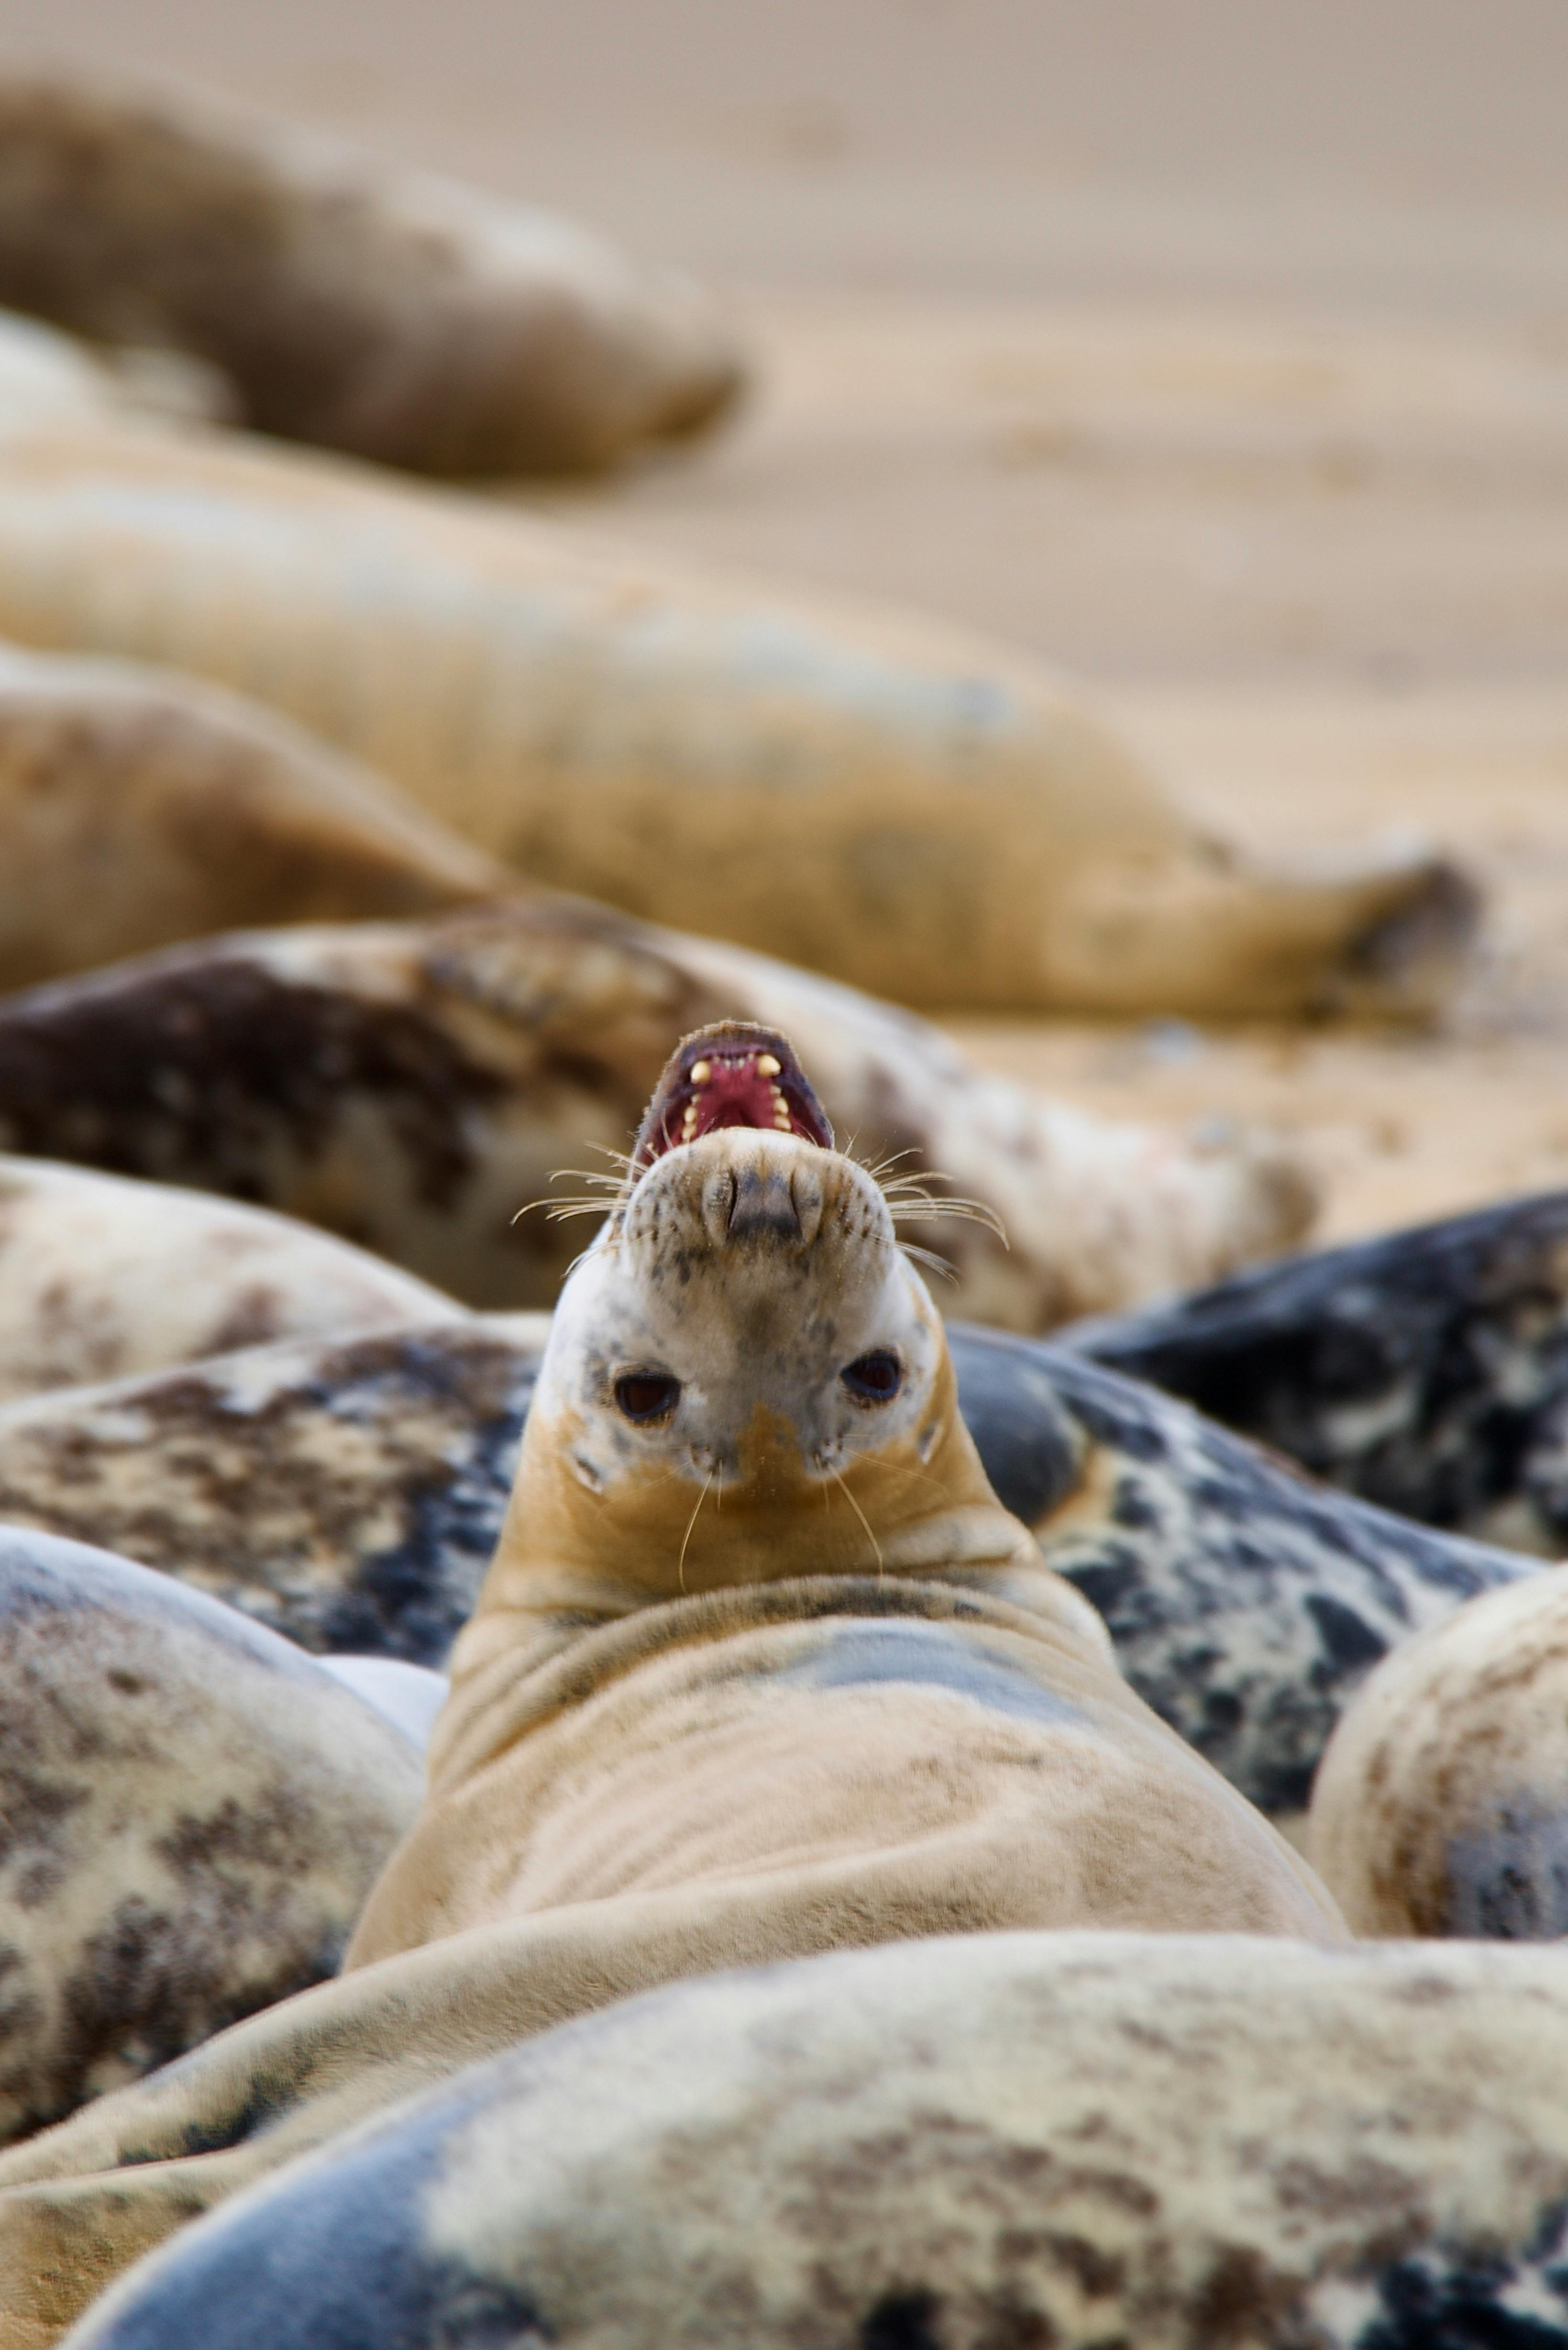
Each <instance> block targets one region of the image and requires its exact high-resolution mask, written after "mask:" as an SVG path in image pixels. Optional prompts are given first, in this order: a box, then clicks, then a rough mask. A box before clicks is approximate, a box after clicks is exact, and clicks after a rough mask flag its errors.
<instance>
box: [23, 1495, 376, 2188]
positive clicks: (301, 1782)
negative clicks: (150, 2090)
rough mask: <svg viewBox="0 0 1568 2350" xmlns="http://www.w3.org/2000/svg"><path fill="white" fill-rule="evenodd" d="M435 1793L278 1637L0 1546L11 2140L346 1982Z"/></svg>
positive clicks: (50, 1547) (216, 1612) (131, 1571)
mask: <svg viewBox="0 0 1568 2350" xmlns="http://www.w3.org/2000/svg"><path fill="white" fill-rule="evenodd" d="M421 1793H422V1773H421V1768H420V1763H419V1755H418V1751H417V1749H416V1748H415V1747H414V1746H413V1745H412V1744H411V1743H410V1742H409V1741H408V1740H407V1739H406V1738H404V1737H403V1736H401V1735H400V1733H399V1732H398V1731H395V1730H394V1729H393V1728H392V1727H391V1726H390V1724H389V1723H387V1722H385V1721H382V1720H381V1719H380V1718H379V1716H378V1715H377V1714H375V1713H374V1712H372V1711H370V1709H369V1707H368V1706H366V1705H365V1704H364V1703H363V1702H362V1701H361V1700H359V1699H358V1698H356V1697H354V1696H353V1695H352V1694H351V1693H350V1692H349V1691H348V1690H346V1689H344V1688H342V1687H341V1686H340V1685H339V1684H338V1683H337V1682H336V1681H334V1680H333V1679H331V1678H330V1676H328V1675H327V1674H326V1673H324V1672H323V1671H322V1670H321V1669H320V1668H319V1667H318V1666H317V1665H316V1664H314V1663H313V1662H312V1661H311V1659H309V1658H307V1657H306V1656H303V1655H302V1654H301V1653H300V1652H299V1650H298V1649H296V1648H291V1647H290V1646H289V1644H288V1643H287V1642H286V1641H284V1640H280V1639H277V1638H275V1637H274V1635H272V1634H271V1633H268V1632H265V1631H263V1630H261V1629H260V1628H259V1627H257V1626H255V1625H253V1624H247V1623H246V1622H245V1621H244V1618H243V1617H239V1616H237V1615H235V1614H234V1612H233V1610H231V1609H228V1608H224V1607H219V1606H217V1605H216V1603H215V1602H213V1600H211V1599H208V1598H206V1597H204V1596H202V1594H201V1593H200V1592H195V1591H188V1590H185V1589H183V1588H182V1586H180V1585H179V1584H178V1583H176V1582H174V1581H172V1580H171V1578H170V1577H168V1576H166V1575H151V1574H149V1573H147V1572H146V1571H145V1570H144V1569H143V1568H141V1567H138V1566H133V1565H130V1563H129V1562H128V1561H127V1560H124V1559H119V1558H114V1557H110V1556H109V1555H106V1554H105V1553H103V1552H101V1551H96V1550H89V1549H88V1548H86V1547H85V1546H84V1545H82V1544H78V1543H71V1542H63V1541H59V1540H57V1539H56V1538H55V1537H53V1536H51V1535H48V1534H36V1533H25V1532H21V1531H19V1530H17V1529H15V1528H5V1529H4V1530H3V1531H0V2142H5V2141H8V2140H10V2139H13V2138H16V2137H25V2136H26V2135H27V2133H28V2132H29V2131H32V2130H36V2129H37V2128H39V2127H41V2126H43V2125H44V2124H46V2123H47V2122H53V2121H57V2120H58V2119H60V2118H61V2116H64V2115H66V2114H68V2113H70V2112H71V2111H72V2110H73V2109H74V2108H75V2107H76V2106H79V2105H82V2104H83V2103H85V2102H86V2101H87V2100H88V2098H91V2097H94V2096H98V2095H101V2094H102V2093H103V2091H105V2090H106V2089H111V2088H117V2087H119V2086H120V2085H122V2084H124V2083H125V2082H127V2081H132V2080H135V2079H138V2078H139V2077H140V2075H141V2074H144V2073H149V2072H151V2071H152V2070H153V2069H154V2068H155V2067H156V2066H158V2065H160V2064H166V2063H167V2062H168V2061H169V2059H170V2058H171V2057H173V2056H177V2055H179V2054H181V2053H182V2050H184V2049H187V2048H190V2047H192V2046H193V2045H194V2044H195V2043H197V2042H198V2041H202V2040H204V2039H207V2038H209V2037H210V2036H211V2034H212V2033H214V2032H218V2031H220V2030H222V2029H223V2026H224V2025H225V2024H229V2023H233V2022H236V2021H237V2020H238V2019H239V2018H240V2017H242V2016H245V2015H249V2014H252V2013H254V2011H255V2010H257V2009H258V2008H263V2007H269V2006H271V2005H273V2004H274V2003H275V2002H276V2001H278V2000H280V1999H285V1998H286V1997H287V1996H288V1994H289V1993H290V1992H291V1991H302V1990H304V1989H305V1988H306V1985H307V1984H310V1983H314V1982H318V1981H321V1980H322V1979H323V1978H324V1977H326V1976H327V1975H329V1974H331V1973H332V1972H333V1971H334V1970H335V1969H336V1967H337V1962H338V1960H339V1958H340V1956H341V1954H342V1950H343V1948H344V1945H345V1944H346V1942H347V1940H348V1934H349V1931H350V1929H351V1928H352V1926H353V1924H354V1921H355V1918H357V1916H358V1911H359V1908H360V1907H361V1905H362V1903H363V1901H364V1899H365V1897H366V1895H367V1893H368V1892H369V1888H370V1886H371V1884H372V1882H373V1881H374V1879H375V1877H376V1875H377V1872H378V1870H379V1866H380V1864H381V1862H382V1860H383V1859H384V1858H385V1856H386V1855H387V1853H388V1852H389V1849H390V1847H391V1846H392V1844H393V1843H394V1842H395V1840H396V1838H397V1837H398V1836H399V1835H400V1834H401V1832H402V1830H403V1829H404V1827H406V1826H407V1825H408V1824H409V1822H410V1819H411V1818H412V1816H413V1814H414V1812H415V1810H416V1809H417V1807H418V1804H419V1801H420V1797H421Z"/></svg>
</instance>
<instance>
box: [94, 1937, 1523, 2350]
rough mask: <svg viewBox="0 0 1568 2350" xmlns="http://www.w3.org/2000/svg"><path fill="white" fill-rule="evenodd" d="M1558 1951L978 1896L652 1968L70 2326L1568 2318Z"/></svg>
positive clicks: (235, 2212) (670, 2330) (739, 2338)
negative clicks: (1217, 1924) (1198, 1920)
mask: <svg viewBox="0 0 1568 2350" xmlns="http://www.w3.org/2000/svg"><path fill="white" fill-rule="evenodd" d="M1565 2064H1568V1983H1565V1981H1564V1978H1563V1972H1562V1970H1561V1968H1560V1967H1559V1966H1557V1965H1556V1964H1554V1963H1553V1962H1552V1961H1551V1960H1548V1959H1546V1958H1544V1957H1543V1956H1542V1954H1539V1953H1534V1952H1523V1951H1509V1952H1499V1951H1493V1950H1477V1949H1476V1948H1474V1947H1473V1946H1471V1947H1469V1948H1468V1949H1467V1948H1453V1947H1449V1948H1445V1949H1442V1950H1431V1949H1428V1948H1426V1947H1423V1946H1419V1945H1414V1946H1412V1945H1407V1946H1405V1947H1404V1948H1402V1949H1400V1950H1395V1951H1386V1950H1367V1949H1366V1948H1365V1947H1363V1948H1359V1949H1351V1950H1334V1951H1327V1950H1315V1949H1312V1948H1310V1947H1308V1946H1306V1945H1303V1944H1292V1943H1283V1944H1278V1943H1269V1944H1267V1945H1263V1944H1259V1943H1257V1942H1253V1941H1250V1940H1248V1939H1246V1938H1243V1937H1202V1938H1196V1937H1194V1938H1187V1937H1181V1936H1168V1937H1167V1936H1153V1937H1143V1938H1139V1937H1134V1936H1121V1935H1085V1934H1063V1935H1023V1934H1020V1935H982V1936H968V1937H964V1938H961V1939H952V1940H939V1941H924V1942H915V1943H906V1944H903V1945H895V1946H892V1947H888V1948H883V1949H879V1950H871V1951H867V1952H860V1953H854V1954H848V1955H836V1956H833V1957H829V1958H822V1959H810V1960H798V1961H796V1962H794V1963H793V1964H790V1965H786V1966H780V1967H773V1968H767V1969H759V1970H755V1971H754V1972H752V1973H746V1974H732V1975H721V1976H717V1977H708V1978H706V1979H704V1980H701V1981H695V1982H691V1983H689V1984H684V1985H681V1986H680V1987H678V1988H676V1989H674V1990H670V1991H656V1992H653V1993H651V1994H649V1995H647V1996H645V1997H643V1998H640V1999H637V2000H633V2001H628V2002H624V2003H623V2004H621V2005H619V2006H618V2007H614V2008H611V2009H609V2010H608V2011H607V2012H604V2013H602V2014H600V2015H597V2016H595V2017H592V2018H590V2019H588V2020H587V2021H585V2022H577V2023H572V2024H568V2025H566V2026H565V2027H563V2028H561V2029H559V2030H557V2031H555V2032H552V2033H546V2034H545V2035H543V2036H542V2037H540V2038H537V2039H535V2040H533V2041H532V2042H530V2043H526V2044H524V2046H523V2047H521V2048H519V2049H517V2050H515V2051H514V2052H513V2053H510V2054H505V2055H503V2056H501V2057H498V2058H494V2059H493V2060H491V2061H489V2062H487V2063H484V2064H479V2065H476V2066H474V2067H472V2069H471V2070H470V2071H469V2072H467V2073H466V2074H462V2075H461V2076H460V2077H459V2078H458V2080H457V2081H455V2082H454V2083H453V2084H452V2085H451V2086H450V2087H447V2088H442V2089H438V2090H436V2091H434V2092H433V2093H431V2094H430V2095H425V2096H422V2097H420V2098H417V2099H413V2100H410V2102H409V2103H407V2104H405V2105H403V2106H400V2107H396V2108H394V2109H393V2110H392V2111H391V2112H390V2113H389V2114H388V2115H387V2116H386V2117H385V2118H384V2119H383V2120H380V2121H379V2122H377V2123H375V2124H373V2125H371V2126H369V2128H367V2129H365V2130H362V2131H360V2132H358V2133H357V2134H356V2136H355V2137H352V2138H351V2139H349V2140H348V2141H346V2142H340V2144H339V2146H338V2147H330V2146H329V2147H327V2148H325V2149H324V2150H323V2151H322V2152H321V2153H320V2154H319V2155H317V2156H315V2157H313V2158H307V2159H306V2160H305V2161H303V2162H301V2163H298V2164H296V2165H294V2166H292V2167H291V2168H287V2169H286V2170H284V2171H283V2172H281V2173H280V2174H278V2176H277V2177H276V2178H275V2180H274V2181H272V2182H271V2183H269V2184H268V2185H267V2186H265V2188H263V2189H260V2190H259V2191H257V2192H255V2193H253V2194H252V2195H249V2196H247V2197H245V2198H244V2199H239V2200H236V2201H235V2202H234V2203H231V2204H230V2205H229V2206H228V2207H227V2208H226V2209H224V2210H220V2211H218V2212H216V2213H214V2214H213V2215H212V2216H211V2217H209V2218H207V2219H205V2220H202V2221H200V2222H198V2223H197V2224H196V2225H195V2226H194V2227H192V2228H191V2229H190V2230H187V2231H186V2232H184V2233H183V2234H182V2235H181V2236H179V2237H177V2238H176V2239H175V2241H173V2242H172V2243H171V2245H169V2246H168V2247H167V2248H166V2249H165V2250H163V2251H161V2252H160V2253H158V2254H156V2255H154V2256H153V2258H152V2259H151V2260H150V2261H148V2262H145V2263H144V2264H143V2265H142V2266H141V2267H140V2269H138V2270H136V2271H134V2272H132V2273H131V2275H130V2277H129V2278H128V2279H126V2280H125V2281H124V2282H122V2283H121V2284H120V2285H119V2286H118V2287H117V2288H116V2289H115V2291H114V2292H113V2293H110V2294H109V2296H108V2297H107V2298H106V2300H105V2301H104V2303H102V2304H101V2305H100V2307H99V2310H98V2311H97V2312H95V2313H94V2314H93V2315H92V2316H91V2317H90V2318H89V2319H88V2321H87V2323H86V2324H84V2325H83V2327H82V2329H81V2331H80V2333H79V2334H77V2335H73V2337H72V2350H171V2345H174V2344H176V2343H179V2344H183V2343H187V2342H189V2343H192V2344H193V2343H196V2342H200V2343H201V2344H202V2350H306V2345H310V2350H315V2345H325V2344H327V2343H328V2342H330V2343H332V2344H333V2345H335V2346H336V2350H388V2346H389V2345H391V2344H392V2343H394V2342H395V2343H396V2344H397V2345H399V2350H455V2345H464V2350H481V2345H485V2350H503V2345H504V2350H525V2345H538V2350H543V2345H545V2344H555V2345H563V2350H646V2345H652V2344H655V2343H658V2344H661V2345H662V2344H670V2345H676V2344H688V2343H691V2344H695V2343H701V2344H702V2345H705V2350H775V2345H776V2350H1133V2345H1137V2350H1568V2260H1565V2259H1564V2250H1565V2246H1564V2236H1565V2227H1564V2221H1565V2215H1568V2113H1565V2109H1564V2106H1563V2099H1562V2095H1561V2079H1562V2073H1563V2066H1564V2065H1565Z"/></svg>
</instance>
